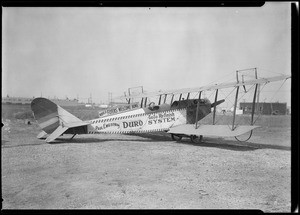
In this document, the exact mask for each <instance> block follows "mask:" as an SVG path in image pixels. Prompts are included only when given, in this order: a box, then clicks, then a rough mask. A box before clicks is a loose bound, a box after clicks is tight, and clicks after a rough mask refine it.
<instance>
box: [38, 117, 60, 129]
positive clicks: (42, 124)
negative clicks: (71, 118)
mask: <svg viewBox="0 0 300 215" xmlns="http://www.w3.org/2000/svg"><path fill="white" fill-rule="evenodd" d="M57 121H58V117H54V118H51V119H49V120H47V121H46V122H43V123H40V124H39V125H40V126H41V128H46V127H48V126H49V125H52V124H54V123H56V122H57Z"/></svg>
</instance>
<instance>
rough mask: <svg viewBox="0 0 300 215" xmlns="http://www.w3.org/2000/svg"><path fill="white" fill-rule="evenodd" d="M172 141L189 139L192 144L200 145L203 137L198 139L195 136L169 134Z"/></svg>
mask: <svg viewBox="0 0 300 215" xmlns="http://www.w3.org/2000/svg"><path fill="white" fill-rule="evenodd" d="M171 137H172V140H175V141H180V140H181V139H182V137H189V138H190V139H191V142H192V143H202V140H203V136H202V135H200V136H199V137H198V136H197V135H190V136H188V135H183V134H171Z"/></svg>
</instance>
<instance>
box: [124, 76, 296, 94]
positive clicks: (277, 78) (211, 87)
mask: <svg viewBox="0 0 300 215" xmlns="http://www.w3.org/2000/svg"><path fill="white" fill-rule="evenodd" d="M290 77H291V76H289V75H281V76H274V77H270V78H258V79H253V80H248V81H240V82H239V83H237V82H229V83H223V84H215V85H208V86H203V87H195V88H183V89H178V90H166V91H158V92H149V93H140V94H136V95H132V96H121V97H119V98H121V99H124V98H126V99H130V98H143V97H153V96H160V95H169V94H180V93H191V92H200V91H205V90H215V89H224V88H230V87H237V86H244V85H252V84H262V83H269V82H274V81H281V80H285V79H288V78H290Z"/></svg>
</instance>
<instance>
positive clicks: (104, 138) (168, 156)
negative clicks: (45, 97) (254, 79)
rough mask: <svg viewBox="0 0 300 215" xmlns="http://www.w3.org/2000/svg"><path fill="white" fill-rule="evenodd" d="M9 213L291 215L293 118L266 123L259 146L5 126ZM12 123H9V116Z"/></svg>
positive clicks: (257, 136)
mask: <svg viewBox="0 0 300 215" xmlns="http://www.w3.org/2000/svg"><path fill="white" fill-rule="evenodd" d="M3 114H4V113H2V122H3V123H4V127H2V141H1V142H2V144H1V150H2V157H1V159H2V160H1V161H2V166H1V167H2V168H1V169H2V198H3V202H2V203H3V209H77V208H84V209H104V208H105V209H106V208H118V209H123V208H197V209H260V210H262V211H264V212H290V206H291V196H290V195H291V141H290V138H291V135H290V134H291V130H290V129H291V128H290V116H264V117H262V119H261V120H260V121H258V124H261V125H263V126H264V127H261V128H258V129H256V130H255V132H254V133H253V136H252V138H251V139H250V140H249V141H248V142H246V143H241V142H237V141H236V140H235V139H234V138H212V137H204V142H203V143H202V144H193V143H191V142H190V140H189V139H187V138H183V139H182V141H181V142H175V141H172V140H171V138H170V136H169V135H168V134H166V133H164V132H157V133H153V134H139V135H120V134H106V135H80V136H76V137H75V138H74V139H73V140H70V141H68V138H70V137H71V136H69V135H64V136H62V137H61V138H60V139H59V140H58V141H57V142H55V143H52V144H48V143H46V142H44V141H43V140H38V139H36V135H37V134H38V133H39V132H40V130H39V127H38V125H37V124H36V123H35V122H34V121H32V120H31V121H32V124H31V125H27V124H25V123H24V120H21V119H19V120H15V119H12V118H11V119H7V118H9V117H7V118H3ZM5 116H7V115H5Z"/></svg>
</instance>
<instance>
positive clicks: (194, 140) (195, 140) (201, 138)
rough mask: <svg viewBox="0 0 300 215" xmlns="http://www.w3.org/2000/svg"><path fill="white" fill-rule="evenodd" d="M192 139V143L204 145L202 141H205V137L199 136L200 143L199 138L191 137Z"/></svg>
mask: <svg viewBox="0 0 300 215" xmlns="http://www.w3.org/2000/svg"><path fill="white" fill-rule="evenodd" d="M190 138H191V142H192V143H202V141H203V135H200V136H199V139H198V141H197V138H198V137H197V136H196V135H191V136H190Z"/></svg>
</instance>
